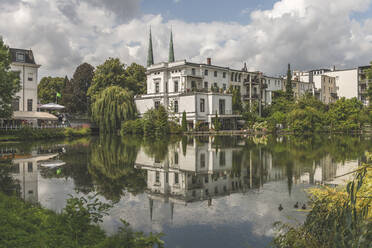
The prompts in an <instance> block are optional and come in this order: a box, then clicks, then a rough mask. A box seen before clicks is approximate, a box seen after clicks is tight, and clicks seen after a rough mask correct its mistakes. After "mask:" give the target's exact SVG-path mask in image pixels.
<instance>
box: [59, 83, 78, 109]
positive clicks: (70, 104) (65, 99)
mask: <svg viewBox="0 0 372 248" xmlns="http://www.w3.org/2000/svg"><path fill="white" fill-rule="evenodd" d="M63 85H64V86H63V90H62V100H61V101H62V104H63V106H65V108H66V109H65V110H66V111H67V112H69V113H74V112H75V104H74V93H73V88H72V82H71V80H69V79H68V77H67V76H66V77H65V80H64V83H63Z"/></svg>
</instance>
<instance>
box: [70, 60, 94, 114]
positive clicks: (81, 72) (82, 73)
mask: <svg viewBox="0 0 372 248" xmlns="http://www.w3.org/2000/svg"><path fill="white" fill-rule="evenodd" d="M93 76H94V67H93V66H92V65H90V64H88V63H83V64H81V65H79V66H78V67H77V68H76V70H75V72H74V75H73V77H72V79H71V81H72V82H71V84H72V88H73V96H74V97H73V99H72V100H73V105H74V111H75V112H79V113H86V112H88V108H89V101H88V96H87V93H88V89H89V87H90V85H91V84H92V80H93Z"/></svg>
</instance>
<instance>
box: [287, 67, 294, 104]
mask: <svg viewBox="0 0 372 248" xmlns="http://www.w3.org/2000/svg"><path fill="white" fill-rule="evenodd" d="M285 94H286V98H287V100H289V101H293V89H292V72H291V65H290V64H288V70H287V82H286V84H285Z"/></svg>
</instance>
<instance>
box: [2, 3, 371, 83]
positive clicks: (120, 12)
mask: <svg viewBox="0 0 372 248" xmlns="http://www.w3.org/2000/svg"><path fill="white" fill-rule="evenodd" d="M370 5H371V0H355V1H353V2H350V1H349V0H339V1H337V4H336V2H335V1H327V0H313V1H305V0H282V1H278V2H277V3H276V4H275V5H274V6H273V8H272V9H271V10H254V11H252V12H251V13H250V20H251V22H250V23H249V24H248V25H242V24H239V23H234V22H229V23H223V22H208V23H206V22H185V21H183V20H178V19H173V20H167V21H166V20H164V18H163V16H161V15H156V14H154V15H148V14H147V15H143V14H141V13H140V7H139V6H140V0H136V1H135V0H125V1H121V0H109V1H103V0H93V1H88V0H50V1H46V0H22V1H21V0H19V1H9V0H6V1H1V2H0V7H1V8H2V9H3V10H5V11H1V12H0V19H1V20H8V21H7V22H0V35H2V36H3V37H4V39H5V41H6V42H7V43H8V44H9V45H10V46H11V47H20V48H32V49H33V50H34V54H35V57H36V59H37V62H38V63H40V64H42V67H41V69H40V72H41V76H44V75H58V76H64V75H66V74H67V75H69V76H71V75H72V73H73V70H74V69H75V68H76V66H77V65H79V64H80V63H82V62H88V63H91V64H93V65H94V66H96V65H98V64H101V63H103V62H104V60H105V59H107V58H108V57H119V58H120V59H121V60H122V61H123V62H125V63H132V62H136V63H140V64H145V61H146V55H147V46H148V44H147V43H148V30H149V26H150V25H151V26H152V30H153V45H154V57H155V61H156V62H160V61H166V60H167V56H168V43H169V34H170V27H171V26H172V27H173V34H174V43H175V55H176V59H187V60H191V61H193V62H204V61H205V59H206V57H212V60H213V63H214V64H217V65H222V66H230V67H232V68H238V69H239V68H241V67H242V65H243V63H244V62H247V65H248V67H249V68H250V69H252V70H261V71H264V72H265V73H267V74H271V75H276V74H278V73H284V72H285V70H286V64H287V63H288V62H290V63H291V64H292V66H293V68H295V69H311V68H316V67H330V66H332V65H336V66H337V67H355V66H357V65H364V64H367V63H368V62H369V61H370V60H371V59H372V18H371V19H366V20H363V21H357V20H355V19H352V18H351V16H352V14H353V13H354V12H357V11H364V10H367V9H368V7H369V6H370Z"/></svg>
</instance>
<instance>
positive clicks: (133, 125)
mask: <svg viewBox="0 0 372 248" xmlns="http://www.w3.org/2000/svg"><path fill="white" fill-rule="evenodd" d="M143 123H144V121H143V119H136V120H128V121H125V122H123V123H122V124H121V129H120V135H121V136H125V135H126V134H143Z"/></svg>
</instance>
